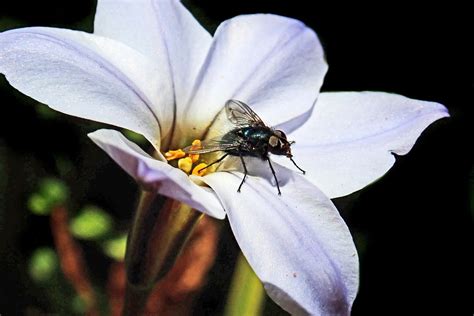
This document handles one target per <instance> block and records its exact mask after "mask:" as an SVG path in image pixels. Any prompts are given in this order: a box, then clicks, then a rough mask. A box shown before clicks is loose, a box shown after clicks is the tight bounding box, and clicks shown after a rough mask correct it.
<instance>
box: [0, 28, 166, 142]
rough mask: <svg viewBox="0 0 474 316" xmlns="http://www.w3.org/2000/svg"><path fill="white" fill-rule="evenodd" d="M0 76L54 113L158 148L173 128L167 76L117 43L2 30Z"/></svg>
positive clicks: (60, 32)
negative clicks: (128, 133)
mask: <svg viewBox="0 0 474 316" xmlns="http://www.w3.org/2000/svg"><path fill="white" fill-rule="evenodd" d="M0 73H3V74H5V76H6V78H7V80H8V81H9V82H10V84H11V85H12V86H14V87H15V88H17V89H18V90H20V91H21V92H23V93H25V94H26V95H28V96H30V97H32V98H34V99H36V100H38V101H40V102H42V103H46V104H47V105H49V106H50V107H51V108H53V109H55V110H58V111H60V112H64V113H67V114H70V115H74V116H79V117H82V118H87V119H91V120H95V121H99V122H104V123H108V124H112V125H116V126H120V127H124V128H127V129H130V130H133V131H135V132H138V133H141V134H143V135H144V136H145V137H146V138H147V139H148V140H150V142H151V143H153V144H154V146H155V147H158V146H159V141H160V130H161V132H162V133H165V132H166V130H167V129H169V128H170V126H171V115H170V113H167V111H168V110H167V108H169V105H170V104H173V94H172V87H171V84H170V80H169V78H167V77H166V76H162V77H161V76H158V73H159V67H158V66H157V65H156V64H154V63H151V62H149V61H148V59H146V58H145V57H144V56H143V55H142V54H140V53H139V52H137V51H135V50H133V49H131V48H129V47H127V46H125V45H124V44H122V43H120V42H116V41H114V40H110V39H107V38H102V37H99V36H95V35H92V34H88V33H83V32H77V31H71V30H64V29H54V28H23V29H17V30H13V31H7V32H3V33H1V34H0ZM160 124H161V126H160Z"/></svg>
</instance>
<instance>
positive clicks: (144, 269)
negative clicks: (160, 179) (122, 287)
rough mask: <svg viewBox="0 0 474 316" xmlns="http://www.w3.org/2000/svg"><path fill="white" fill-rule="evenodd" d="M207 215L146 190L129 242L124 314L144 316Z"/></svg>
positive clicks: (126, 260)
mask: <svg viewBox="0 0 474 316" xmlns="http://www.w3.org/2000/svg"><path fill="white" fill-rule="evenodd" d="M202 217H203V214H202V213H200V212H197V211H195V210H193V209H191V208H190V207H189V206H187V205H185V204H182V203H180V202H178V201H175V200H172V199H169V198H166V197H163V196H160V195H158V194H156V192H150V191H143V192H142V195H141V197H140V201H139V204H138V207H137V211H136V213H135V218H134V222H133V226H132V228H131V230H130V234H129V238H128V241H127V251H126V256H125V264H126V272H127V288H126V296H125V302H124V309H123V315H141V314H142V313H143V309H144V308H145V306H146V302H147V298H148V296H149V294H150V292H151V290H152V289H153V286H154V285H155V283H156V282H157V281H159V280H160V279H161V278H163V277H164V276H165V275H166V273H167V272H168V271H169V270H170V269H171V268H172V267H173V264H174V262H175V261H176V259H177V257H178V256H179V254H180V253H181V251H182V249H183V248H184V246H185V244H186V242H187V240H188V239H189V236H190V235H191V233H192V231H193V229H194V227H195V226H196V224H197V223H198V222H199V220H200V219H201V218H202Z"/></svg>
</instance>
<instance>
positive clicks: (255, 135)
mask: <svg viewBox="0 0 474 316" xmlns="http://www.w3.org/2000/svg"><path fill="white" fill-rule="evenodd" d="M225 111H226V115H227V119H228V120H229V121H230V122H231V123H232V124H233V126H234V127H233V129H231V130H230V131H229V132H227V133H226V134H224V135H223V136H222V137H218V138H214V139H209V140H206V141H203V142H202V143H201V148H199V149H193V148H192V147H191V146H189V147H186V148H184V149H183V151H184V152H186V153H188V154H205V153H211V152H217V151H222V152H224V153H225V154H224V155H223V156H222V157H220V158H219V159H217V160H216V161H214V162H212V163H211V164H209V165H208V166H206V167H204V168H203V169H205V168H209V167H210V166H212V165H214V164H216V163H218V162H221V161H222V160H224V159H225V158H226V157H227V156H229V155H230V156H236V157H240V161H241V162H242V166H243V167H244V178H243V179H242V182H241V183H240V185H239V188H238V189H237V192H240V189H241V188H242V185H243V184H244V182H245V178H246V177H247V166H246V165H245V160H244V157H257V158H260V159H262V160H266V161H268V165H269V166H270V170H271V171H272V174H273V178H274V179H275V182H276V185H277V189H278V195H281V191H280V185H279V183H278V179H277V177H276V174H275V170H274V169H273V166H272V163H271V160H270V158H269V155H268V154H269V153H272V154H274V155H284V156H286V157H288V158H290V160H291V162H293V164H294V165H295V166H296V168H298V169H299V170H300V171H301V172H303V174H305V171H304V170H303V169H301V168H300V167H298V165H297V164H296V162H295V161H294V160H293V155H292V154H291V148H290V146H291V145H292V144H293V143H294V141H291V142H290V141H288V140H287V139H286V135H285V133H283V131H281V130H277V129H273V128H271V127H268V126H267V125H265V123H264V122H263V121H262V119H261V118H260V117H259V116H258V115H257V113H255V112H254V111H253V110H252V109H251V108H250V107H249V106H248V105H247V104H245V103H244V102H241V101H237V100H229V101H227V102H226V104H225ZM201 170H202V169H201Z"/></svg>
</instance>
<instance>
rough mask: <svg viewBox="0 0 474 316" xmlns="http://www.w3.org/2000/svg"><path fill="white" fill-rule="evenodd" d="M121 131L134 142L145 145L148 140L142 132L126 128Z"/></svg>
mask: <svg viewBox="0 0 474 316" xmlns="http://www.w3.org/2000/svg"><path fill="white" fill-rule="evenodd" d="M122 133H123V134H124V135H125V137H127V138H128V139H129V140H131V141H132V142H134V143H135V144H138V145H145V144H147V143H148V141H147V140H146V138H145V137H144V136H143V135H142V134H138V133H135V132H133V131H131V130H128V129H123V130H122Z"/></svg>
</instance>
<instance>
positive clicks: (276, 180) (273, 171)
mask: <svg viewBox="0 0 474 316" xmlns="http://www.w3.org/2000/svg"><path fill="white" fill-rule="evenodd" d="M267 160H268V165H269V166H270V169H271V170H272V174H273V178H275V182H276V185H277V189H278V195H281V191H280V185H279V184H278V179H277V176H276V174H275V170H274V169H273V166H272V162H271V161H270V158H267Z"/></svg>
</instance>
